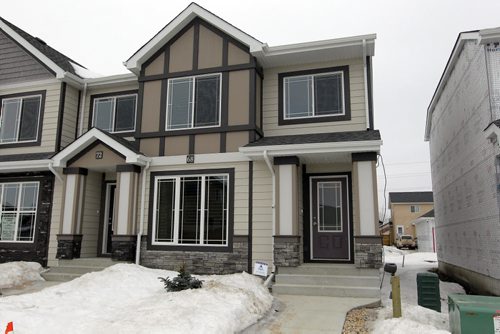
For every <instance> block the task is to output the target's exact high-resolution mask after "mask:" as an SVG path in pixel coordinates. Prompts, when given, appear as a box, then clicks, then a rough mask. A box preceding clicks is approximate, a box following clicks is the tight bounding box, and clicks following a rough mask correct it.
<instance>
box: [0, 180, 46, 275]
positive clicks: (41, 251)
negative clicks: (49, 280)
mask: <svg viewBox="0 0 500 334" xmlns="http://www.w3.org/2000/svg"><path fill="white" fill-rule="evenodd" d="M29 181H38V182H40V186H39V189H38V191H39V192H38V209H37V219H36V223H35V240H34V242H30V243H9V242H1V243H0V263H3V262H10V261H33V262H38V263H40V264H41V265H42V266H46V265H47V254H48V247H49V231H50V217H51V212H52V195H53V191H54V176H53V175H52V174H51V173H50V172H47V173H16V174H4V175H0V182H29Z"/></svg>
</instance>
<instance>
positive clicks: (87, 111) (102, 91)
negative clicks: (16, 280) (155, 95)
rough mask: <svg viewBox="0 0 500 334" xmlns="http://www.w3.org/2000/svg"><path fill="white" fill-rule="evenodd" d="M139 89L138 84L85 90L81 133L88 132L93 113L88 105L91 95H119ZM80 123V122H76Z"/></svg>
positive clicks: (91, 106) (92, 107)
mask: <svg viewBox="0 0 500 334" xmlns="http://www.w3.org/2000/svg"><path fill="white" fill-rule="evenodd" d="M137 89H139V83H137V82H134V83H128V84H124V85H121V86H118V87H117V86H113V87H90V88H88V89H87V93H86V96H85V112H84V115H83V132H84V133H85V132H87V131H88V130H89V115H90V113H91V112H92V111H93V109H94V106H93V105H91V104H90V98H91V96H92V95H97V94H107V93H114V92H116V93H119V92H123V91H128V90H137ZM78 121H80V120H78ZM79 128H80V124H78V129H79Z"/></svg>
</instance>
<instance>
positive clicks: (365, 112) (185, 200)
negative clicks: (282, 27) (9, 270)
mask: <svg viewBox="0 0 500 334" xmlns="http://www.w3.org/2000/svg"><path fill="white" fill-rule="evenodd" d="M0 36H1V38H2V41H3V43H2V44H0V53H4V54H9V55H11V57H12V59H6V58H4V57H2V58H0V100H1V103H2V121H1V123H0V172H1V174H0V178H1V183H0V187H1V191H2V192H1V194H2V200H1V201H2V205H3V206H2V211H1V212H0V215H1V220H0V229H1V231H2V232H1V234H0V235H1V240H0V261H2V262H4V261H12V260H20V259H23V260H31V261H38V262H40V263H42V264H44V265H48V266H50V267H53V268H54V267H57V266H59V265H60V264H61V263H62V260H65V263H67V261H68V260H71V259H76V258H95V257H111V258H112V259H115V260H126V261H137V262H138V263H140V264H142V265H145V266H149V267H156V268H166V269H174V270H175V269H178V268H179V266H180V265H182V264H185V266H186V268H187V269H188V270H191V271H193V272H195V273H232V272H237V271H243V270H246V271H252V268H253V265H254V263H255V262H256V261H259V262H266V263H268V264H269V265H270V267H271V268H278V269H281V268H286V267H297V268H301V266H302V265H303V264H304V263H306V262H307V263H315V262H321V263H323V262H327V263H341V264H345V265H346V266H347V267H345V268H347V269H348V270H351V269H352V270H351V271H350V273H351V274H353V273H354V274H356V273H358V271H356V270H362V269H359V268H367V269H363V270H370V268H375V269H372V270H374V272H376V275H377V280H378V270H377V268H378V267H379V266H380V265H381V261H382V254H381V253H382V247H381V239H380V236H379V233H378V212H377V208H378V202H377V179H376V173H375V163H376V160H377V154H378V152H379V150H380V146H381V144H382V141H381V138H380V133H379V131H378V130H376V129H375V128H374V124H373V119H374V117H373V102H372V90H373V88H372V82H373V79H372V56H373V55H374V46H375V37H376V36H375V35H363V36H355V37H347V38H339V39H332V40H324V41H316V42H306V43H299V44H291V45H283V46H268V45H267V44H265V43H262V42H260V41H259V40H257V39H255V38H254V37H252V36H250V35H249V34H247V33H245V32H243V31H241V30H239V29H237V28H236V27H234V26H233V25H231V24H229V23H228V22H226V21H224V20H222V19H221V18H219V17H218V16H216V15H214V14H212V13H211V12H209V11H207V10H206V9H204V8H202V7H200V6H198V5H197V4H195V3H192V4H190V5H189V6H188V7H187V8H186V9H185V10H184V11H182V12H181V13H180V14H179V15H177V16H176V17H175V18H174V19H173V20H172V21H171V22H170V23H168V24H167V25H166V26H165V27H164V28H163V29H162V30H161V31H159V32H158V33H157V34H156V35H155V36H153V37H152V38H151V39H149V37H148V36H145V40H148V41H147V43H146V44H145V45H144V46H143V47H141V48H140V49H139V50H137V52H135V53H134V54H133V55H132V56H131V57H130V58H129V59H128V60H127V61H126V62H125V63H124V64H125V66H126V68H127V69H128V70H129V71H130V73H128V74H121V75H114V76H106V77H93V78H92V77H90V76H91V73H90V72H89V71H88V70H86V69H85V68H83V66H81V65H79V64H78V63H76V62H75V61H72V60H71V59H69V58H67V57H65V56H63V55H61V54H60V53H58V52H57V51H55V50H53V49H52V48H50V47H49V46H47V45H46V44H45V43H44V42H43V41H41V40H40V39H38V38H34V37H32V36H31V35H29V34H27V33H26V32H24V31H22V30H21V29H19V28H17V27H15V26H14V25H12V24H11V23H9V22H7V21H6V20H3V19H2V20H1V21H0ZM103 56H105V55H103ZM4 69H5V70H4ZM7 69H8V70H7ZM4 73H13V74H12V75H4ZM3 115H6V116H3ZM332 268H333V267H332ZM342 268H344V267H342ZM333 269H335V268H333ZM333 269H332V270H333ZM308 270H309V269H308ZM310 270H312V269H310ZM336 270H340V269H338V268H337V269H336ZM374 286H376V284H374ZM338 290H339V291H340V292H342V293H345V291H346V290H345V289H338ZM372 293H378V288H377V287H374V288H373V292H372Z"/></svg>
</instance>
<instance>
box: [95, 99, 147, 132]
mask: <svg viewBox="0 0 500 334" xmlns="http://www.w3.org/2000/svg"><path fill="white" fill-rule="evenodd" d="M137 95H138V94H137V93H133V94H123V95H120V94H118V95H113V96H102V97H97V98H95V99H94V105H93V106H92V126H93V127H95V110H96V109H95V107H96V104H97V102H98V101H99V100H105V99H113V118H112V121H111V123H112V126H113V127H115V119H116V99H117V98H120V97H127V96H135V110H134V128H133V129H132V130H123V131H109V133H128V132H135V127H136V122H137V102H138V97H137Z"/></svg>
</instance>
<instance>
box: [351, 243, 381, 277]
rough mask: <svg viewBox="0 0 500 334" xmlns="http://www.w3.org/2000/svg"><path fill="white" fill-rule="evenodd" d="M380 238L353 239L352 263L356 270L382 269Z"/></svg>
mask: <svg viewBox="0 0 500 334" xmlns="http://www.w3.org/2000/svg"><path fill="white" fill-rule="evenodd" d="M382 247H383V246H382V237H379V236H360V237H354V263H355V265H356V268H377V269H378V268H380V267H382Z"/></svg>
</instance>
